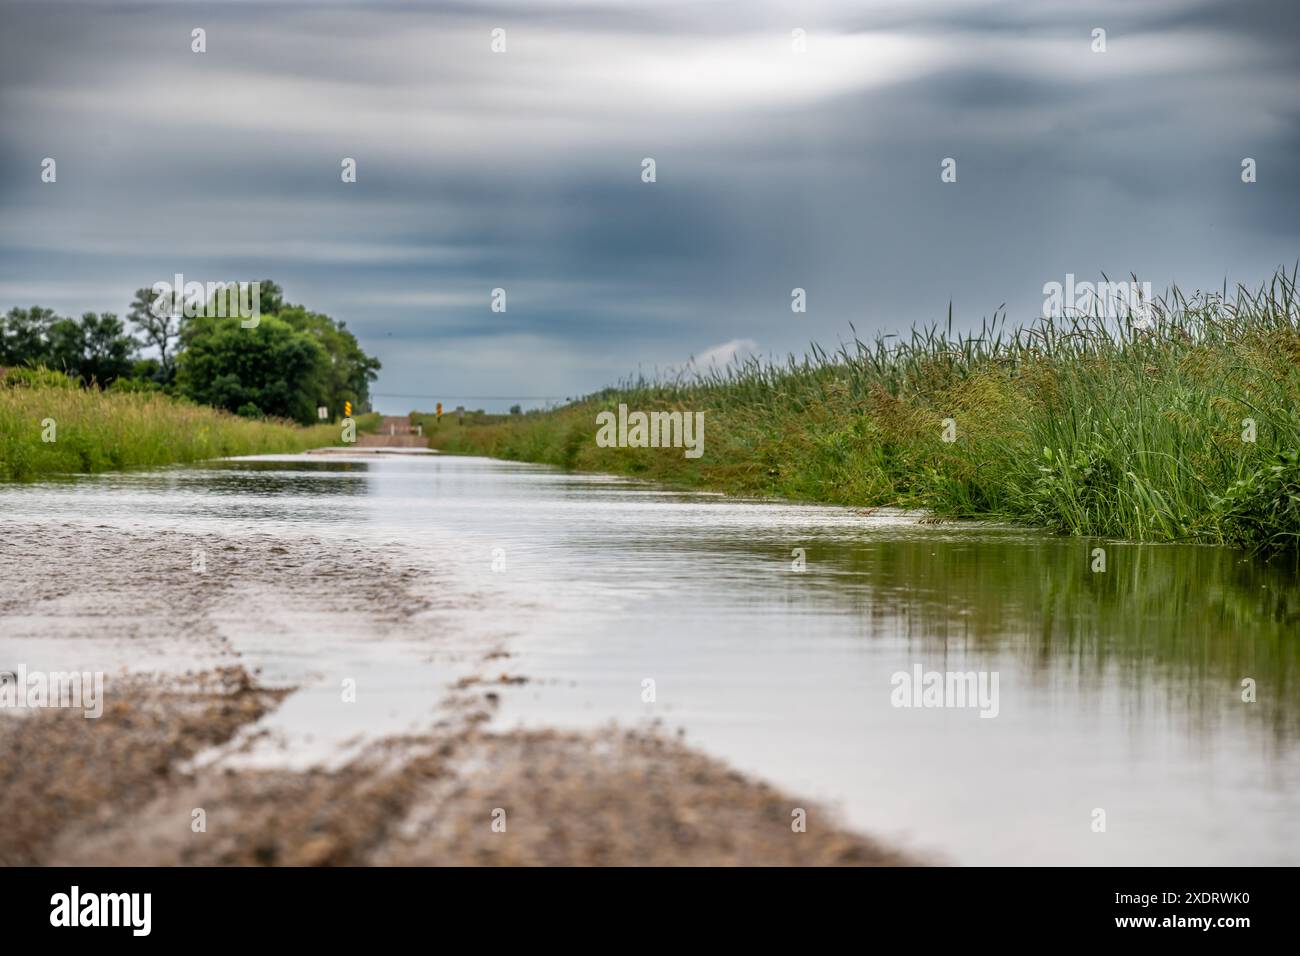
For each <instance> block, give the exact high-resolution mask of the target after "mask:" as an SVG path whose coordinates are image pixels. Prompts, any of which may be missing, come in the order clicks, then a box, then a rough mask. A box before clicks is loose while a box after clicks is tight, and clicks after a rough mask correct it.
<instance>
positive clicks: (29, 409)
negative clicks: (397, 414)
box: [0, 373, 379, 480]
mask: <svg viewBox="0 0 1300 956" xmlns="http://www.w3.org/2000/svg"><path fill="white" fill-rule="evenodd" d="M65 383H66V384H65ZM48 420H52V422H53V426H52V427H53V431H52V432H49V431H48V430H47V429H48V427H49V426H47V424H46V423H47V421H48ZM378 422H379V416H378V415H363V416H358V421H357V426H358V430H362V431H364V430H366V429H367V428H369V429H373V428H375V427H376V426H377V425H378ZM50 434H52V436H53V437H54V439H55V440H54V441H45V440H44V438H45V437H46V436H47V435H50ZM340 436H341V429H340V426H338V425H314V426H312V427H310V428H303V427H301V426H298V425H295V424H292V423H288V422H282V421H255V420H250V419H246V418H239V417H236V416H234V415H231V414H229V413H227V412H223V411H218V410H216V409H213V408H208V407H206V406H203V405H194V404H190V403H188V402H183V401H179V400H177V399H174V398H169V397H167V396H165V395H161V394H159V393H156V392H154V393H126V392H114V391H103V392H101V391H99V390H97V389H83V388H80V387H78V386H77V385H76V384H75V383H72V382H71V380H69V379H67V378H66V377H65V376H59V375H56V374H54V373H44V374H42V373H26V374H20V375H11V376H9V377H8V380H7V381H0V480H3V479H14V478H18V479H23V478H35V477H41V476H44V475H53V474H75V473H86V472H96V471H107V470H113V469H119V468H134V467H147V466H158V465H168V464H174V463H178V462H189V461H199V460H202V459H207V458H220V457H223V456H226V455H257V454H271V453H283V452H295V451H303V450H305V449H308V448H319V447H321V446H323V445H338V444H342V442H341V440H340Z"/></svg>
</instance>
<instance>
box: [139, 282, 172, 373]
mask: <svg viewBox="0 0 1300 956" xmlns="http://www.w3.org/2000/svg"><path fill="white" fill-rule="evenodd" d="M158 299H159V297H158V296H157V295H156V294H155V293H154V291H153V289H152V288H149V289H136V291H135V298H134V299H133V300H132V302H131V308H130V310H129V311H128V312H127V313H126V318H127V321H129V322H130V323H131V325H133V326H134V327H135V329H136V330H137V331H138V332H139V334H140V337H141V339H142V340H143V344H144V345H148V346H152V347H153V348H156V349H157V350H158V368H157V370H156V372H155V380H156V381H158V382H159V383H161V384H163V385H166V384H168V383H170V382H171V381H172V379H173V378H175V377H176V346H177V339H178V338H179V336H180V318H179V316H180V314H181V308H180V306H181V304H180V303H179V302H177V301H176V300H175V297H174V296H167V297H166V299H170V300H171V301H162V302H159V301H158Z"/></svg>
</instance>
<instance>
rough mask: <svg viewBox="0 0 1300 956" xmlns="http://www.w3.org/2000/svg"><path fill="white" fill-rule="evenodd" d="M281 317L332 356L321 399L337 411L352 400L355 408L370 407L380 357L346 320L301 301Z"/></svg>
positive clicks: (290, 306) (284, 310) (286, 308)
mask: <svg viewBox="0 0 1300 956" xmlns="http://www.w3.org/2000/svg"><path fill="white" fill-rule="evenodd" d="M279 317H280V318H281V319H283V320H284V321H286V322H288V323H289V324H290V325H292V326H293V327H294V328H295V329H297V330H299V331H301V332H306V333H308V334H310V335H311V336H312V337H313V338H315V339H316V341H317V342H319V343H320V344H321V346H322V347H323V348H324V349H325V352H326V354H327V356H328V357H329V362H328V366H327V368H326V375H325V390H324V392H322V394H321V395H320V401H321V403H322V404H324V405H327V406H328V407H329V408H330V409H332V410H334V411H336V412H337V411H338V410H339V409H342V408H343V403H344V402H345V401H347V402H351V403H352V407H353V410H354V411H367V410H369V408H370V383H371V382H373V381H374V380H375V379H376V378H377V377H378V373H379V368H380V365H379V360H378V359H376V358H373V357H371V356H369V355H367V354H366V353H365V352H363V351H362V350H361V346H360V345H359V344H358V342H357V339H356V336H354V335H353V334H352V333H351V332H350V331H348V328H347V325H346V323H344V322H339V321H336V320H334V319H331V318H330V317H329V316H328V315H324V314H322V313H320V312H312V311H310V310H309V309H306V308H304V307H303V306H301V305H286V306H284V307H283V308H282V309H281V310H280V312H279Z"/></svg>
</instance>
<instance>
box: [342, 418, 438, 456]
mask: <svg viewBox="0 0 1300 956" xmlns="http://www.w3.org/2000/svg"><path fill="white" fill-rule="evenodd" d="M356 447H357V448H428V447H429V439H428V438H425V437H423V436H421V435H417V434H416V430H415V426H414V425H412V424H411V420H410V418H409V417H407V416H406V415H400V416H394V415H390V416H386V417H385V418H384V420H383V421H382V422H381V423H380V425H379V431H377V432H376V433H374V434H373V435H358V436H357V444H356Z"/></svg>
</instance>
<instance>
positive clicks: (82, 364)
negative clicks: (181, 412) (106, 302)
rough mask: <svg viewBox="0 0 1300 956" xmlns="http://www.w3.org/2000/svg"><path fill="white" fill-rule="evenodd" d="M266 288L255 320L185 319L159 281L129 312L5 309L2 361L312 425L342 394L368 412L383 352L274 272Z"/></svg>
mask: <svg viewBox="0 0 1300 956" xmlns="http://www.w3.org/2000/svg"><path fill="white" fill-rule="evenodd" d="M259 294H260V301H259V305H260V315H259V318H258V320H257V322H256V324H253V325H252V327H246V326H245V325H242V324H241V322H240V319H239V318H238V317H230V318H225V317H216V316H215V315H213V311H214V310H211V309H207V310H201V311H202V314H200V315H197V316H192V317H187V316H185V315H183V314H180V310H179V309H171V308H168V309H158V308H155V303H156V302H157V299H158V296H157V294H156V293H155V292H154V291H153V290H152V289H139V290H137V291H136V293H135V298H134V300H133V301H132V302H131V305H130V307H129V309H128V310H127V312H126V316H125V320H123V319H121V318H118V316H117V315H116V314H115V313H112V312H101V313H98V314H97V313H94V312H86V313H84V314H82V316H81V318H79V319H74V318H70V317H67V316H61V315H58V314H56V313H55V312H54V310H52V309H46V308H42V307H41V306H38V305H34V306H32V307H31V308H28V309H21V308H13V309H10V310H9V312H8V313H6V314H4V315H0V367H5V366H19V367H28V368H39V367H44V368H48V369H52V370H56V371H59V372H62V373H64V374H66V375H68V376H70V377H72V378H74V379H77V380H78V381H80V382H81V384H82V385H84V386H85V387H87V388H92V387H97V388H111V389H115V390H125V391H154V390H158V391H162V392H166V393H167V394H170V395H174V396H177V397H180V398H186V399H189V400H191V401H194V402H199V403H201V404H204V405H211V406H214V407H216V408H223V409H226V410H227V411H230V412H234V413H235V414H237V415H243V416H246V417H250V418H262V417H274V418H288V419H292V420H294V421H297V422H300V423H302V424H309V423H311V422H313V421H315V420H316V419H317V411H316V410H317V408H318V407H319V406H325V407H326V408H327V409H329V414H330V415H331V417H337V416H339V415H341V414H342V412H343V406H344V402H351V403H352V407H353V411H354V412H356V411H366V410H368V409H369V407H370V384H371V383H372V382H373V381H374V380H375V379H376V378H377V377H378V372H379V368H380V365H379V360H378V359H376V358H374V357H373V356H370V355H367V354H366V353H365V352H364V351H362V349H361V346H360V345H359V344H358V343H357V340H356V337H355V336H354V335H353V334H352V333H351V332H350V331H348V328H347V325H346V323H344V322H342V321H339V320H337V319H332V318H330V317H329V316H328V315H325V314H323V313H320V312H313V311H312V310H310V309H308V308H307V307H305V306H302V305H293V304H291V303H288V302H285V301H284V297H283V292H282V290H281V288H280V286H279V285H277V284H276V283H274V282H271V281H270V280H262V282H261V283H260V289H259ZM173 313H175V314H173ZM250 324H251V323H250Z"/></svg>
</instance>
